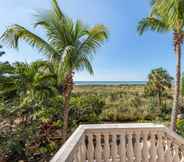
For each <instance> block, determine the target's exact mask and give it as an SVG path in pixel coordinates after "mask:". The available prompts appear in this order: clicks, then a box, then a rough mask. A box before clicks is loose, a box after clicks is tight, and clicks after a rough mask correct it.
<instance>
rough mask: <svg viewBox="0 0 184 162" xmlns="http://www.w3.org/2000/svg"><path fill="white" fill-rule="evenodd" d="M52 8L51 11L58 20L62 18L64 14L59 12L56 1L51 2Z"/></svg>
mask: <svg viewBox="0 0 184 162" xmlns="http://www.w3.org/2000/svg"><path fill="white" fill-rule="evenodd" d="M52 8H53V11H54V12H55V14H56V15H57V16H58V17H59V18H60V19H62V18H64V17H65V16H64V14H63V12H62V11H61V9H60V7H59V5H58V2H57V0H52Z"/></svg>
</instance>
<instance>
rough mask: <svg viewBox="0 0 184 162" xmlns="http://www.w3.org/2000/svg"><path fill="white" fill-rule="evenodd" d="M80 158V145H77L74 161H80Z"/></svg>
mask: <svg viewBox="0 0 184 162" xmlns="http://www.w3.org/2000/svg"><path fill="white" fill-rule="evenodd" d="M80 160H81V159H80V147H78V148H77V150H76V152H75V153H74V162H80Z"/></svg>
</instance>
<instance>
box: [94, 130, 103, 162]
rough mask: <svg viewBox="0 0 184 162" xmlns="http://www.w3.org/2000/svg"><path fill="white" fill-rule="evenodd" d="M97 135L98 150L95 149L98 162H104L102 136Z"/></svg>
mask: <svg viewBox="0 0 184 162" xmlns="http://www.w3.org/2000/svg"><path fill="white" fill-rule="evenodd" d="M95 135H96V148H95V149H96V150H95V157H96V162H101V161H102V145H101V134H100V133H96V134H95Z"/></svg>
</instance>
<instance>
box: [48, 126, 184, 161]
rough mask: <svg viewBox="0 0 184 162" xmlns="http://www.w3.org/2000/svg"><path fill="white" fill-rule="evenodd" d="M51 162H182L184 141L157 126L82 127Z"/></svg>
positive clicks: (162, 127) (183, 159)
mask: <svg viewBox="0 0 184 162" xmlns="http://www.w3.org/2000/svg"><path fill="white" fill-rule="evenodd" d="M51 162H184V139H183V138H182V137H180V136H178V135H177V134H175V133H173V132H172V131H170V130H169V129H168V128H167V127H165V126H163V125H158V124H99V125H82V126H79V128H78V129H77V130H76V131H75V132H74V133H73V134H72V136H71V137H70V138H69V139H68V140H67V141H66V143H65V144H64V145H63V146H62V148H61V149H60V150H59V151H58V152H57V154H56V155H55V156H54V157H53V159H52V160H51Z"/></svg>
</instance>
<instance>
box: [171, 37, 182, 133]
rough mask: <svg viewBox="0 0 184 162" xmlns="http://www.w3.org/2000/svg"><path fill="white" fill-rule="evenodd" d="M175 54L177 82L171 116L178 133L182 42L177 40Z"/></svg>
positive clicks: (173, 126)
mask: <svg viewBox="0 0 184 162" xmlns="http://www.w3.org/2000/svg"><path fill="white" fill-rule="evenodd" d="M175 53H176V81H175V90H174V100H173V109H172V114H171V129H172V130H173V131H176V120H177V114H178V107H179V98H180V79H181V41H180V39H177V38H176V39H175Z"/></svg>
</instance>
